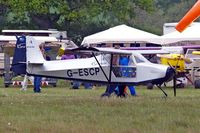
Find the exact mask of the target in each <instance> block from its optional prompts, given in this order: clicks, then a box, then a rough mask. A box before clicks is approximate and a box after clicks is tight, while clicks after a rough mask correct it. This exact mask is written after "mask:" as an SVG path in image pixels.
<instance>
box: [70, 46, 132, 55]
mask: <svg viewBox="0 0 200 133" xmlns="http://www.w3.org/2000/svg"><path fill="white" fill-rule="evenodd" d="M71 50H72V51H74V52H94V53H105V54H127V55H131V54H132V53H133V52H132V51H129V50H121V49H114V48H99V47H79V48H75V49H71Z"/></svg>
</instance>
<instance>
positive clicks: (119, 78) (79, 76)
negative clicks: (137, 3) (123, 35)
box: [12, 36, 176, 96]
mask: <svg viewBox="0 0 200 133" xmlns="http://www.w3.org/2000/svg"><path fill="white" fill-rule="evenodd" d="M40 46H41V44H40V41H37V40H36V39H34V37H31V36H27V37H25V36H21V37H19V38H18V40H17V43H16V49H15V54H14V57H13V64H12V70H13V71H14V72H15V73H17V74H28V75H33V76H34V75H39V76H42V77H52V78H61V79H68V80H78V81H85V82H95V83H103V84H109V85H111V84H116V85H140V84H146V83H149V82H150V83H152V84H154V85H157V86H158V88H159V89H160V90H161V91H162V92H163V93H164V95H165V96H167V94H166V92H165V91H164V90H163V89H162V88H161V85H162V84H163V83H164V82H167V81H169V80H171V79H174V83H175V82H176V79H175V78H174V75H175V70H174V68H173V67H170V66H166V65H160V64H154V63H151V62H149V61H148V60H147V59H146V58H144V56H142V55H141V53H139V52H136V51H128V50H120V49H111V48H110V49H109V48H92V47H82V48H76V49H73V51H74V52H79V53H80V54H84V53H85V52H86V53H90V54H91V56H92V57H88V58H78V59H70V60H51V61H47V60H45V58H44V57H43V54H42V52H41V50H40ZM117 56H118V57H119V56H126V57H128V58H129V65H128V66H119V65H117V64H116V63H114V62H115V60H116V57H117ZM124 72H125V73H126V74H124ZM174 96H176V86H175V85H174Z"/></svg>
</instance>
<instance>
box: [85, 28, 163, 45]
mask: <svg viewBox="0 0 200 133" xmlns="http://www.w3.org/2000/svg"><path fill="white" fill-rule="evenodd" d="M160 40H161V39H160V36H158V35H154V34H151V33H148V32H145V31H142V30H138V29H135V28H132V27H129V26H127V25H119V26H115V27H112V28H110V29H107V30H105V31H102V32H98V33H96V34H93V35H90V36H87V37H85V38H84V40H83V42H82V45H83V44H100V43H135V42H147V43H155V44H160V43H161V41H160Z"/></svg>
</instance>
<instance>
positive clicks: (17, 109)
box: [0, 82, 200, 133]
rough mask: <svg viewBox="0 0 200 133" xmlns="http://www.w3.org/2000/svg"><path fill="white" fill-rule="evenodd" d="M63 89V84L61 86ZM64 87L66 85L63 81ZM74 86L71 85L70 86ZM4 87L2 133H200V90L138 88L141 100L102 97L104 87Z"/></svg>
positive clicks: (0, 103)
mask: <svg viewBox="0 0 200 133" xmlns="http://www.w3.org/2000/svg"><path fill="white" fill-rule="evenodd" d="M59 84H60V83H59ZM62 84H63V85H64V84H65V83H63V82H62ZM66 84H68V83H66ZM68 88H69V85H68V87H63V86H62V87H57V88H43V89H42V93H41V94H34V93H33V92H32V88H29V89H28V91H25V92H23V91H19V88H13V87H11V88H0V132H2V133H3V132H20V133H27V132H28V133H29V132H41V133H43V132H48V133H55V132H57V133H62V132H70V133H71V132H73V133H80V132H81V133H134V132H135V133H156V132H157V133H160V132H165V133H172V132H175V133H183V132H190V133H191V132H199V131H200V127H199V125H200V104H199V103H200V92H199V91H200V90H196V89H193V88H186V89H180V90H178V91H177V97H173V91H172V89H170V88H167V89H165V90H166V92H167V93H168V94H169V97H168V98H163V94H162V92H161V91H160V90H158V89H154V90H147V89H146V88H144V87H137V93H138V95H139V96H138V97H131V96H128V97H127V98H125V99H121V98H116V97H115V96H112V97H110V98H100V94H101V93H103V92H104V87H100V88H98V87H97V88H96V89H94V90H85V89H83V88H81V89H79V90H71V89H68Z"/></svg>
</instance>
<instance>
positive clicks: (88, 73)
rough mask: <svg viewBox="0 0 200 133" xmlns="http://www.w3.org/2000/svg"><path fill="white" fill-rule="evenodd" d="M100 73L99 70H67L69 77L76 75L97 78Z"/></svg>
mask: <svg viewBox="0 0 200 133" xmlns="http://www.w3.org/2000/svg"><path fill="white" fill-rule="evenodd" d="M99 72H100V69H99V68H83V69H78V70H67V77H73V76H74V75H76V76H77V75H78V76H80V77H82V76H97V75H98V73H99Z"/></svg>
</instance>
